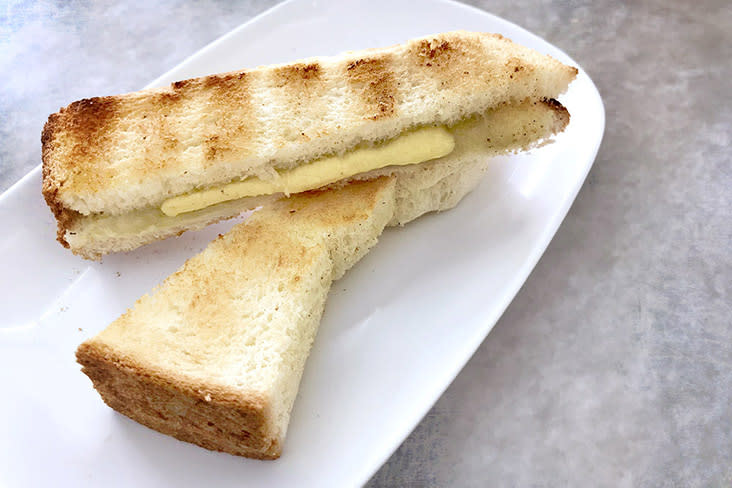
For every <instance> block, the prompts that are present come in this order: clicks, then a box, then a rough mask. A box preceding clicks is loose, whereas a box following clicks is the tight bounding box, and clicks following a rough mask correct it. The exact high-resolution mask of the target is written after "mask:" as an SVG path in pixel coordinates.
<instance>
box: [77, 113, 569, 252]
mask: <svg viewBox="0 0 732 488" xmlns="http://www.w3.org/2000/svg"><path fill="white" fill-rule="evenodd" d="M568 122H569V114H568V113H567V111H566V109H564V107H562V106H561V105H560V104H559V103H557V102H554V101H541V102H537V101H534V102H530V101H527V102H524V103H521V104H513V105H506V106H502V107H500V108H497V109H493V110H489V111H487V112H485V113H483V114H481V115H479V116H475V117H473V118H472V119H468V120H466V121H463V122H461V123H460V124H458V125H457V126H455V127H453V128H452V129H451V132H452V133H453V134H454V135H455V142H456V146H455V149H454V150H453V152H451V153H450V154H449V155H447V156H445V157H443V158H439V159H436V160H433V161H429V162H426V163H422V164H418V165H410V166H401V167H387V168H383V169H379V170H375V171H371V172H368V173H363V174H361V175H357V176H356V177H355V178H353V179H355V180H366V179H371V178H375V177H377V176H384V175H391V174H393V175H397V176H398V181H399V188H407V187H409V186H411V187H415V188H418V189H422V188H426V187H427V186H432V185H433V184H434V183H435V182H436V181H437V180H440V179H442V178H444V177H445V176H447V175H450V174H454V173H457V172H460V171H468V168H467V166H469V165H471V164H473V162H474V161H482V162H483V163H486V164H487V162H488V160H489V159H490V158H491V157H493V156H495V155H498V154H504V153H506V152H510V151H519V150H527V149H530V148H532V147H534V146H536V145H537V144H540V143H542V142H544V141H546V140H547V139H548V138H549V137H551V136H552V135H553V134H556V133H558V132H561V131H562V130H563V129H564V127H566V125H567V124H568ZM467 179H468V180H470V178H467ZM342 183H343V182H342ZM334 186H336V187H337V186H339V185H334ZM448 186H449V185H448ZM448 190H449V188H446V191H448ZM405 191H406V190H405ZM412 193H413V192H411V193H409V194H406V193H405V192H404V191H399V192H398V194H399V195H400V196H399V198H400V200H401V201H402V204H401V205H400V209H406V208H408V207H409V206H410V205H416V204H415V203H414V202H412V203H410V200H411V199H412V197H411V194H412ZM280 197H281V194H277V195H267V196H261V197H249V198H244V199H241V200H235V201H230V202H225V203H221V204H218V205H214V206H212V207H207V208H204V209H201V210H198V211H194V212H189V213H184V214H180V215H178V216H176V217H169V216H166V215H164V214H163V213H162V212H161V211H160V209H158V208H148V209H144V210H139V211H135V212H131V213H128V214H123V215H105V216H100V215H89V216H79V217H78V218H76V219H74V220H73V222H71V223H69V224H68V226H67V228H66V229H65V231H64V233H65V234H64V240H65V241H66V242H67V243H68V245H69V246H70V247H71V250H72V251H73V252H74V253H76V254H79V255H81V256H84V257H86V258H89V259H95V258H98V257H99V256H101V255H104V254H107V253H110V252H120V251H129V250H132V249H135V248H137V247H139V246H141V245H144V244H147V243H150V242H153V241H156V240H159V239H164V238H166V237H170V236H174V235H178V234H180V233H182V232H184V231H186V230H194V229H200V228H203V227H205V226H206V225H209V224H210V223H213V222H216V221H218V220H222V219H226V218H230V217H234V216H236V215H238V214H239V213H241V212H242V211H243V210H248V209H253V208H256V207H259V206H262V205H267V204H268V203H270V202H273V201H275V200H276V199H278V198H280ZM415 208H417V207H416V206H415Z"/></svg>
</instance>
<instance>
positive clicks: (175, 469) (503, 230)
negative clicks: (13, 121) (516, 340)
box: [0, 0, 604, 487]
mask: <svg viewBox="0 0 732 488" xmlns="http://www.w3.org/2000/svg"><path fill="white" fill-rule="evenodd" d="M453 29H468V30H479V31H490V32H500V33H502V34H504V35H505V36H508V37H510V38H512V39H513V40H515V41H517V42H519V43H521V44H524V45H527V46H530V47H532V48H535V49H537V50H539V51H542V52H545V53H548V54H551V55H553V56H555V57H556V58H558V59H560V60H562V61H564V62H566V63H570V64H573V65H575V66H577V64H576V63H574V62H573V61H572V60H571V59H570V58H569V57H568V56H567V55H565V54H564V53H562V52H561V51H560V50H558V49H557V48H555V47H553V46H551V45H550V44H548V43H546V42H544V41H543V40H541V39H539V38H538V37H536V36H534V35H532V34H530V33H529V32H527V31H525V30H523V29H521V28H519V27H517V26H515V25H513V24H511V23H509V22H506V21H504V20H502V19H499V18H497V17H495V16H492V15H490V14H487V13H485V12H481V11H478V10H475V9H473V8H470V7H466V6H464V5H461V4H457V3H451V2H447V1H442V0H428V1H423V2H420V6H419V8H418V9H415V8H414V7H413V6H412V2H410V1H408V0H371V1H369V2H360V1H357V0H353V1H341V2H323V3H321V2H313V1H305V0H295V1H291V2H288V3H285V4H281V5H279V6H277V7H275V8H273V9H272V10H269V11H268V12H266V13H264V14H262V15H260V16H259V17H257V18H256V19H254V20H252V21H251V22H248V23H246V24H244V25H242V26H241V27H239V28H237V29H236V30H234V31H232V32H231V33H229V34H227V35H225V36H224V37H222V38H221V39H219V40H217V41H216V42H214V43H213V44H211V45H209V46H208V47H206V48H205V49H203V50H201V51H200V52H198V53H196V54H195V55H193V56H192V57H190V58H189V59H188V60H186V61H185V62H183V63H182V64H181V65H180V66H178V67H176V68H175V69H173V70H172V71H169V72H168V73H166V74H165V75H163V76H162V77H161V78H159V79H158V80H156V81H155V82H153V84H152V85H162V84H165V83H169V82H171V81H174V80H178V79H183V78H188V77H191V76H196V75H203V74H207V73H211V72H217V71H225V70H232V69H237V68H241V67H246V66H250V67H251V66H256V65H260V64H269V63H275V62H284V61H289V60H294V59H297V58H302V57H306V56H313V55H325V54H336V53H339V52H341V51H344V50H351V49H358V48H365V47H375V46H386V45H391V44H394V43H398V42H402V41H405V40H407V39H409V38H412V37H416V36H421V35H425V34H431V33H437V32H441V31H447V30H453ZM562 101H563V102H564V104H565V105H566V106H567V107H568V108H569V111H570V113H571V115H572V119H571V123H570V125H569V127H568V128H567V130H566V131H565V132H564V133H563V134H562V135H560V136H559V137H557V139H556V143H555V144H552V145H549V146H546V147H544V148H541V149H539V150H535V151H533V152H532V153H531V154H528V155H522V156H511V157H505V158H500V159H499V160H497V161H496V162H495V164H493V165H492V167H491V169H490V171H489V172H488V174H487V175H486V177H485V180H484V182H483V184H482V185H481V186H480V187H479V188H478V189H477V190H476V191H475V192H474V193H473V194H471V195H469V196H468V197H466V198H465V200H464V201H463V202H462V203H461V204H460V205H459V206H458V207H457V208H456V209H454V210H452V211H450V212H448V213H444V214H439V215H430V216H426V217H423V218H422V219H420V220H418V221H416V222H414V223H412V224H410V225H408V226H407V227H405V228H401V229H390V230H387V231H386V232H385V233H384V235H383V237H382V238H381V241H380V243H379V245H378V246H376V248H375V249H374V250H373V251H371V253H370V254H369V255H368V256H366V257H365V258H364V259H363V261H361V262H360V263H359V264H358V265H357V266H356V267H355V268H354V269H353V270H352V271H351V272H350V273H349V274H347V276H346V277H345V278H344V279H343V280H341V281H339V282H337V283H336V284H335V285H334V287H333V290H332V292H331V296H330V298H329V301H328V305H327V309H326V312H325V316H324V318H323V322H322V325H321V328H320V332H319V334H318V338H317V341H316V344H315V346H314V348H313V351H312V355H311V357H310V359H309V361H308V364H307V368H306V371H305V375H304V378H303V381H302V385H301V388H300V395H299V397H298V399H297V402H296V404H295V408H294V411H293V415H292V421H291V424H290V430H289V434H288V438H287V442H286V444H285V446H284V454H283V456H282V458H280V459H279V460H277V461H271V462H262V461H253V460H248V459H244V458H239V457H234V456H230V455H227V454H220V453H214V452H209V451H206V450H204V449H201V448H198V447H196V446H193V445H190V444H186V443H183V442H179V441H177V440H175V439H172V438H170V437H166V436H164V435H161V434H158V433H156V432H154V431H152V430H149V429H147V428H145V427H142V426H140V425H138V424H136V423H135V422H132V421H131V420H129V419H127V418H125V417H123V416H121V415H118V414H116V413H115V412H113V411H112V410H111V409H109V408H107V407H106V406H105V405H104V404H103V403H102V401H101V399H100V398H99V396H98V395H97V394H96V392H95V391H94V390H93V389H92V387H91V383H90V382H89V380H88V379H87V378H86V376H84V375H83V374H81V373H80V372H79V367H78V365H77V364H76V363H75V362H74V350H75V348H76V346H77V345H78V344H79V343H80V342H81V341H82V340H84V339H85V338H87V337H89V336H91V335H93V334H95V333H96V332H97V331H99V330H101V329H102V328H103V327H105V326H106V325H107V324H108V323H109V322H111V321H112V320H113V319H115V318H116V317H117V316H118V315H119V314H120V313H122V312H123V311H124V310H125V309H126V308H127V307H128V306H130V305H131V304H132V303H133V302H134V301H135V300H136V299H137V298H138V297H139V296H140V295H141V294H143V293H145V292H147V291H148V290H149V289H151V288H152V287H153V285H155V284H156V283H157V282H159V281H161V280H162V279H163V278H165V277H166V276H167V275H168V274H170V273H171V272H173V271H174V270H175V269H176V268H177V267H178V266H179V265H181V264H182V263H183V262H184V261H185V260H186V259H187V258H188V257H190V256H191V255H193V254H194V252H196V251H198V250H200V249H202V248H203V247H205V245H206V243H207V242H208V241H210V240H211V239H212V238H213V236H215V235H216V234H217V233H218V232H221V231H222V230H225V229H227V228H228V227H230V226H231V225H232V224H231V223H227V224H221V225H217V226H214V228H209V229H207V230H205V231H202V232H198V233H190V234H187V235H185V236H183V237H182V238H179V239H173V240H168V241H166V242H161V243H157V244H154V245H151V246H148V247H146V248H143V249H140V250H138V251H135V252H132V253H129V254H126V255H116V256H110V257H107V258H105V259H104V262H103V263H101V264H99V263H89V262H86V261H83V260H81V259H79V258H76V257H74V256H72V255H71V254H70V253H69V252H68V251H66V250H65V249H63V248H62V247H61V246H60V245H58V243H56V242H55V240H54V238H55V224H54V221H53V218H52V217H51V214H50V212H49V210H48V208H47V207H46V205H45V203H44V202H43V200H42V198H41V194H40V171H39V169H36V170H34V171H32V172H31V173H30V174H28V175H27V176H26V177H25V178H24V179H23V180H21V181H20V182H19V183H17V184H16V185H15V186H13V187H12V188H11V189H10V190H9V191H7V192H6V193H5V194H4V195H3V196H2V197H1V199H0V228H2V229H5V230H6V233H4V234H3V235H2V237H0V262H2V265H0V268H1V269H3V270H4V271H3V273H1V274H0V288H1V289H0V292H1V293H2V295H1V296H2V297H3V298H2V300H3V305H2V313H1V314H0V380H1V385H0V387H1V391H2V396H1V400H0V429H2V430H1V431H0V485H4V486H57V485H59V484H62V485H66V486H135V487H144V486H178V487H181V486H203V485H208V484H211V483H213V484H214V485H216V486H241V485H260V484H261V485H264V486H268V487H276V486H314V485H317V486H350V485H358V484H362V483H364V482H366V481H367V480H368V478H369V477H370V476H371V475H372V474H373V473H374V472H375V471H376V469H377V468H378V467H379V466H380V465H381V464H382V463H383V462H384V461H385V460H386V459H387V458H388V456H389V455H390V454H391V453H392V452H393V451H394V450H395V449H396V448H397V447H398V445H399V444H400V443H401V442H402V440H403V439H404V438H405V437H406V436H407V435H408V434H409V432H410V431H411V430H412V429H413V428H414V427H415V425H416V424H417V423H418V422H419V420H420V419H421V418H422V416H423V415H424V414H425V413H426V412H427V411H428V409H429V408H430V406H431V405H432V404H433V403H434V402H435V401H436V400H437V398H438V397H439V396H440V394H441V393H442V392H443V391H444V390H445V388H446V387H447V386H448V385H449V383H450V382H451V381H452V379H453V378H454V377H455V376H456V375H457V373H458V372H459V371H460V369H461V368H462V367H463V365H464V364H465V363H466V361H467V360H468V359H469V358H470V356H471V355H472V353H473V352H474V351H475V349H476V348H477V347H478V345H479V344H480V343H481V341H482V340H483V339H484V338H485V337H486V335H487V334H488V332H489V331H490V330H491V328H492V327H493V325H494V324H495V322H496V321H497V320H498V318H499V316H500V315H501V314H502V313H503V311H504V310H505V308H506V307H507V306H508V304H509V303H510V301H511V300H512V298H513V297H514V295H515V294H516V292H517V291H518V289H519V288H520V287H521V285H522V284H523V282H524V281H525V280H526V277H527V276H528V274H529V272H530V271H531V269H532V268H533V267H534V265H535V264H536V262H537V261H538V259H539V257H540V256H541V254H542V253H543V251H544V249H545V248H546V246H547V244H548V243H549V241H550V239H551V238H552V236H553V235H554V233H555V232H556V230H557V227H558V226H559V224H560V223H561V221H562V219H563V218H564V216H565V214H566V213H567V210H568V209H569V207H570V205H571V203H572V201H573V200H574V197H575V195H576V194H577V191H578V190H579V189H580V186H581V185H582V182H583V181H584V179H585V176H586V175H587V172H588V171H589V169H590V166H591V165H592V162H593V160H594V158H595V154H596V152H597V149H598V146H599V144H600V140H601V138H602V133H603V129H604V111H603V106H602V101H601V99H600V96H599V94H598V92H597V90H596V88H595V86H594V85H593V84H592V82H591V80H590V79H589V78H588V77H587V75H586V74H585V73H584V72H583V71H581V70H580V75H579V77H578V79H577V80H576V81H575V82H574V83H573V84H572V86H571V88H570V91H569V92H568V93H567V95H566V96H565V97H564V98H563V99H562ZM475 408H476V409H479V408H480V405H475Z"/></svg>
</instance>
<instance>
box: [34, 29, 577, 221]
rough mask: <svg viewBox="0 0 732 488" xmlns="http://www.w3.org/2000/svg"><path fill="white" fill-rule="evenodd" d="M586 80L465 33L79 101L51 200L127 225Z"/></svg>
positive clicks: (54, 157)
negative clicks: (238, 185) (187, 201)
mask: <svg viewBox="0 0 732 488" xmlns="http://www.w3.org/2000/svg"><path fill="white" fill-rule="evenodd" d="M576 73H577V70H576V69H575V68H572V67H569V66H565V65H562V64H561V63H559V62H558V61H556V60H554V59H552V58H550V57H548V56H544V55H541V54H539V53H536V52H535V51H532V50H530V49H527V48H524V47H521V46H518V45H516V44H513V43H512V42H511V41H509V40H507V39H505V38H503V37H502V36H498V35H493V34H482V33H470V32H462V31H459V32H450V33H444V34H438V35H434V36H428V37H425V38H421V39H416V40H413V41H410V42H407V43H405V44H403V45H398V46H393V47H389V48H383V49H370V50H366V51H360V52H352V53H346V54H343V55H341V56H337V57H332V58H313V59H310V60H303V61H298V62H294V63H289V64H285V65H275V66H267V67H261V68H256V69H251V70H242V71H237V72H231V73H222V74H217V75H211V76H205V77H202V78H193V79H189V80H182V81H178V82H175V83H172V84H171V85H170V86H168V87H166V88H161V89H151V90H144V91H140V92H135V93H129V94H126V95H119V96H114V97H99V98H90V99H85V100H80V101H78V102H74V103H73V104H71V105H69V106H68V107H66V108H63V109H61V110H60V111H59V112H58V113H56V114H52V115H51V116H50V117H49V120H48V122H47V123H46V126H45V128H44V131H43V136H42V142H43V164H44V185H43V192H44V196H45V198H46V200H47V202H48V204H49V206H50V207H51V208H52V210H53V211H54V214H55V215H59V214H60V213H61V210H62V209H65V208H68V209H71V210H74V211H76V212H79V213H81V214H84V215H86V214H89V213H98V212H104V213H106V214H121V213H125V212H127V211H129V210H132V209H136V208H143V207H146V206H149V205H157V204H159V203H160V202H162V201H163V200H165V199H166V198H169V197H170V196H173V195H177V194H181V193H184V192H186V191H190V190H191V189H193V188H194V187H198V186H210V185H216V184H220V183H223V182H226V181H230V180H232V179H234V178H238V177H242V176H247V175H251V174H257V172H258V171H262V170H265V169H267V168H269V169H271V168H272V166H273V165H278V164H285V165H287V164H296V163H297V162H298V161H303V160H309V159H313V158H315V157H318V156H320V155H322V154H325V153H327V152H339V151H344V150H347V149H349V148H350V147H352V146H353V145H355V144H357V143H359V142H361V141H363V140H379V139H384V138H389V137H394V136H396V135H397V134H398V133H400V132H402V131H403V130H406V129H408V128H410V127H413V126H415V125H420V124H431V123H447V122H451V121H455V120H457V119H459V118H461V117H464V116H467V115H470V114H471V113H479V112H481V111H484V110H485V109H487V108H490V107H493V106H497V105H499V104H501V103H506V102H519V101H522V100H524V99H527V98H529V99H541V98H550V97H556V96H557V95H559V94H560V93H561V92H563V91H564V90H565V89H566V87H567V85H568V84H569V82H570V81H571V80H572V79H573V78H574V76H575V75H576ZM283 118H284V119H285V120H284V121H283Z"/></svg>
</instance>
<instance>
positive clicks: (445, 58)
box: [414, 39, 458, 68]
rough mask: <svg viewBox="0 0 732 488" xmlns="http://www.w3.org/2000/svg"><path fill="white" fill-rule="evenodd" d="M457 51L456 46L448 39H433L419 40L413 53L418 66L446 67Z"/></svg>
mask: <svg viewBox="0 0 732 488" xmlns="http://www.w3.org/2000/svg"><path fill="white" fill-rule="evenodd" d="M457 51H458V50H457V48H456V46H455V45H454V44H452V43H450V42H449V41H437V40H436V39H433V40H431V41H428V40H423V41H420V42H419V43H418V44H417V46H416V49H415V52H414V54H415V58H416V61H417V64H418V65H420V66H425V67H428V68H431V67H433V66H434V67H446V66H448V65H449V64H450V63H451V61H452V59H453V58H454V56H455V54H456V52H457Z"/></svg>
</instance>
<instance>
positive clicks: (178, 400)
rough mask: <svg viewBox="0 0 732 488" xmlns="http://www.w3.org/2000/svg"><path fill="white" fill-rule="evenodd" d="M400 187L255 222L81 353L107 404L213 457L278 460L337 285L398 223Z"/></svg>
mask: <svg viewBox="0 0 732 488" xmlns="http://www.w3.org/2000/svg"><path fill="white" fill-rule="evenodd" d="M395 187H396V185H395V178H394V177H383V178H380V179H377V180H374V181H370V182H359V183H354V184H352V185H348V186H346V187H345V188H342V189H340V190H338V191H322V192H309V193H303V194H298V195H296V196H293V197H292V198H290V199H283V200H281V201H279V202H277V203H275V204H274V205H272V206H269V207H266V208H263V209H262V210H260V211H258V212H255V213H254V215H252V216H251V217H250V218H249V220H247V221H246V222H244V223H242V224H239V225H237V226H235V227H234V228H233V229H232V230H231V231H230V232H228V233H227V234H226V235H224V236H220V237H219V238H218V239H217V240H215V241H214V242H212V243H211V244H210V245H209V246H208V247H207V248H206V249H205V250H204V251H203V252H202V253H201V254H199V255H197V256H195V257H193V258H191V259H190V260H188V261H187V262H186V263H185V265H184V266H183V267H182V268H181V269H180V270H179V271H177V272H176V273H175V274H173V275H171V276H170V277H169V278H168V279H166V280H165V281H164V282H163V283H162V284H161V285H159V286H158V287H157V288H156V289H155V290H154V291H153V292H152V293H151V294H149V295H145V296H144V297H142V298H141V299H140V300H138V301H137V303H135V305H134V307H133V308H132V309H130V310H129V311H128V312H127V313H125V314H124V315H123V316H121V317H120V318H119V319H117V320H116V321H115V322H113V323H112V324H111V325H110V326H109V327H107V329H105V330H104V331H103V332H101V333H100V334H99V335H97V336H96V337H94V338H93V339H90V340H88V341H86V342H84V343H83V344H82V345H81V346H79V348H78V350H77V359H78V361H79V362H80V363H81V364H82V365H83V371H84V373H86V374H87V375H88V376H89V377H90V378H91V379H92V381H93V382H94V386H95V388H96V389H97V390H98V391H99V393H100V394H101V395H102V398H103V399H104V401H105V402H106V403H107V404H108V405H109V406H110V407H112V408H114V409H115V410H118V411H119V412H121V413H123V414H125V415H127V416H128V417H130V418H132V419H134V420H136V421H138V422H140V423H142V424H144V425H147V426H148V427H151V428H153V429H156V430H158V431H160V432H163V433H165V434H169V435H172V436H174V437H176V438H178V439H181V440H184V441H188V442H192V443H195V444H198V445H200V446H203V447H206V448H208V449H213V450H218V451H225V452H229V453H231V454H238V455H242V456H247V457H253V458H261V459H273V458H277V457H278V456H279V455H280V452H281V450H282V444H283V441H284V437H285V433H286V431H287V425H288V421H289V416H290V410H291V408H292V405H293V402H294V400H295V396H296V394H297V390H298V386H299V382H300V377H301V375H302V372H303V368H304V365H305V360H306V358H307V356H308V353H309V351H310V346H311V345H312V342H313V339H314V337H315V334H316V331H317V328H318V324H319V322H320V317H321V315H322V313H323V308H324V306H325V300H326V296H327V294H328V290H329V288H330V285H331V283H332V281H333V280H334V279H338V278H339V277H341V276H342V275H343V273H344V272H345V271H346V270H347V269H348V268H350V267H351V266H352V265H353V264H354V263H355V262H356V261H358V260H359V259H360V258H361V257H362V256H363V255H364V254H365V253H366V252H367V251H368V250H369V249H370V248H371V247H372V246H373V245H374V244H375V243H376V241H377V238H378V236H379V235H380V234H381V232H382V230H383V229H384V226H385V225H387V223H388V222H389V221H390V220H391V219H392V217H393V215H394V206H395V202H396V199H395Z"/></svg>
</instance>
